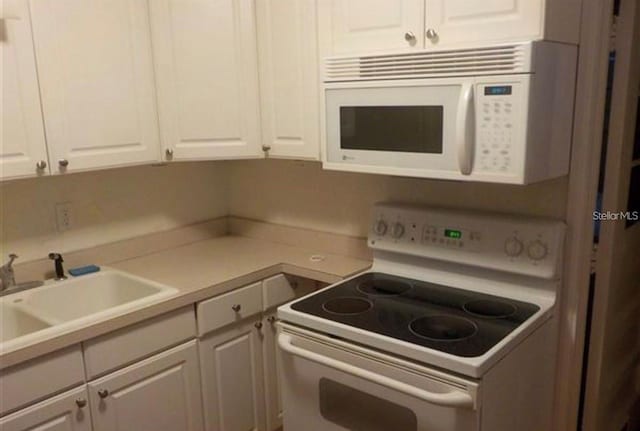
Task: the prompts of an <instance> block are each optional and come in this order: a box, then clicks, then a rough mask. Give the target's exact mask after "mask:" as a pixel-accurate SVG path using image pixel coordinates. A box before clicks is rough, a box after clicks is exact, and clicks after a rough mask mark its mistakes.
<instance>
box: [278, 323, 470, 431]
mask: <svg viewBox="0 0 640 431" xmlns="http://www.w3.org/2000/svg"><path fill="white" fill-rule="evenodd" d="M278 345H279V346H280V353H279V354H280V355H281V365H282V382H281V383H282V396H283V405H284V429H285V430H305V431H344V430H354V431H389V430H402V431H475V430H478V429H479V417H480V414H479V412H478V404H479V403H478V383H477V382H474V381H467V380H464V379H461V378H458V377H455V376H450V375H448V374H445V373H442V372H438V371H435V370H430V369H428V368H425V367H422V366H419V365H417V364H415V363H411V362H408V361H403V360H401V359H398V358H395V357H392V356H389V355H385V354H382V353H380V352H376V351H373V350H369V349H365V348H363V347H360V346H355V345H352V344H350V343H346V342H343V341H340V340H336V339H331V338H328V337H325V336H322V335H319V334H314V333H310V332H308V331H304V330H300V329H297V328H296V329H292V327H290V326H288V325H286V324H281V325H280V330H279V334H278Z"/></svg>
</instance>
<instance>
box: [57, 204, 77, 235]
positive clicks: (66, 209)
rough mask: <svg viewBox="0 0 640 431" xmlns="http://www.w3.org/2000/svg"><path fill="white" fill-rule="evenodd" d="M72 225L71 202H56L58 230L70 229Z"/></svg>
mask: <svg viewBox="0 0 640 431" xmlns="http://www.w3.org/2000/svg"><path fill="white" fill-rule="evenodd" d="M72 225H73V211H72V206H71V202H60V203H57V204H56V227H57V228H58V232H64V231H65V230H69V229H71V227H72Z"/></svg>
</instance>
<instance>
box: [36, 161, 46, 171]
mask: <svg viewBox="0 0 640 431" xmlns="http://www.w3.org/2000/svg"><path fill="white" fill-rule="evenodd" d="M46 167H47V162H46V161H44V160H40V161H39V162H38V163H36V168H37V169H38V170H39V171H44V170H45V168H46Z"/></svg>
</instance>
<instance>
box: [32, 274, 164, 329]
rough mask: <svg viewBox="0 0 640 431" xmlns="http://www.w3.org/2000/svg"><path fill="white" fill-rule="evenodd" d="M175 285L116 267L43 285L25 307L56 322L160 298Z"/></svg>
mask: <svg viewBox="0 0 640 431" xmlns="http://www.w3.org/2000/svg"><path fill="white" fill-rule="evenodd" d="M173 292H175V289H172V288H168V287H166V286H163V285H160V284H156V283H153V282H150V281H148V280H143V279H141V278H137V277H133V276H130V275H128V274H125V273H121V272H116V271H105V272H98V273H96V274H92V275H86V276H83V277H78V278H73V279H70V280H66V281H63V282H58V285H55V284H54V285H51V286H50V287H49V288H48V289H47V288H44V289H39V290H37V291H34V292H33V294H32V295H30V296H29V297H28V298H26V299H25V301H24V303H23V307H24V308H25V309H28V310H30V311H31V312H33V313H34V314H37V315H39V316H41V317H43V318H45V319H46V320H47V321H50V322H53V323H62V322H69V321H71V320H75V319H80V318H82V317H86V316H90V315H95V314H98V313H102V312H104V311H106V310H113V309H115V308H118V307H120V306H124V305H128V306H129V307H130V306H131V305H132V304H134V305H135V304H137V303H139V301H143V302H146V301H144V299H146V298H158V296H166V294H171V293H173Z"/></svg>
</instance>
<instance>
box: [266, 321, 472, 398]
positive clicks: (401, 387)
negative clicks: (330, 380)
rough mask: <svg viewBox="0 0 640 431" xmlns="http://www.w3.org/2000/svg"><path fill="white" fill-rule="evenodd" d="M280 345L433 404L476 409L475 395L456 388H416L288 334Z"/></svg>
mask: <svg viewBox="0 0 640 431" xmlns="http://www.w3.org/2000/svg"><path fill="white" fill-rule="evenodd" d="M278 345H279V346H280V348H281V349H282V350H284V351H285V352H288V353H290V354H292V355H296V356H299V357H301V358H303V359H307V360H309V361H312V362H316V363H318V364H320V365H324V366H327V367H330V368H333V369H335V370H338V371H342V372H344V373H347V374H350V375H352V376H355V377H359V378H361V379H364V380H368V381H370V382H373V383H377V384H379V385H382V386H385V387H387V388H389V389H392V390H394V391H397V392H402V393H404V394H406V395H409V396H412V397H414V398H418V399H420V400H423V401H426V402H428V403H431V404H436V405H439V406H443V407H454V408H466V409H474V407H475V405H474V399H473V397H472V396H471V395H470V394H469V393H467V392H461V391H457V390H454V391H451V392H445V393H439V392H429V391H426V390H424V389H420V388H416V387H415V386H412V385H409V384H407V383H404V382H399V381H397V380H394V379H391V378H389V377H386V376H382V375H380V374H378V373H374V372H373V371H369V370H365V369H362V368H359V367H355V366H353V365H350V364H347V363H346V362H342V361H339V360H337V359H333V358H329V357H327V356H324V355H321V354H319V353H316V352H311V351H309V350H306V349H303V348H301V347H298V346H295V345H293V343H292V340H291V336H290V335H288V334H284V333H280V334H278Z"/></svg>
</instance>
